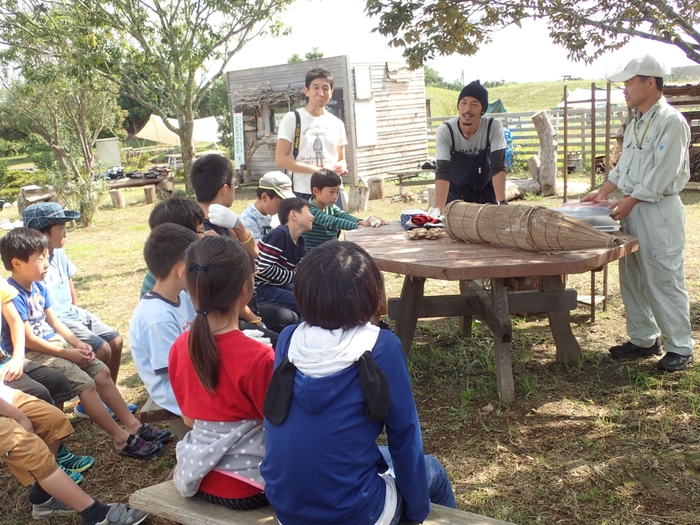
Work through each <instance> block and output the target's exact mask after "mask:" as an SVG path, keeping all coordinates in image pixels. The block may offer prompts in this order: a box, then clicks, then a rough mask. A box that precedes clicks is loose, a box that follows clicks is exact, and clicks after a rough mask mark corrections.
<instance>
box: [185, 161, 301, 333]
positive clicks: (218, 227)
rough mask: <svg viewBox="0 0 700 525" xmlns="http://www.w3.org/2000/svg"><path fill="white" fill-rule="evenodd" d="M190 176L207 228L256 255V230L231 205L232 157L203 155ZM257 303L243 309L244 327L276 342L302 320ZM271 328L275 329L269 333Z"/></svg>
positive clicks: (253, 255)
mask: <svg viewBox="0 0 700 525" xmlns="http://www.w3.org/2000/svg"><path fill="white" fill-rule="evenodd" d="M190 179H191V181H192V187H193V188H194V193H195V195H196V196H197V203H198V204H199V205H200V206H201V208H202V210H203V211H204V214H205V215H206V216H207V218H206V219H205V220H204V230H205V232H207V233H209V232H215V233H216V234H218V235H223V236H225V237H230V238H232V239H237V240H238V241H240V242H241V244H243V246H244V247H245V249H246V250H247V251H248V253H250V255H251V256H252V257H253V259H257V257H258V246H257V244H256V242H255V240H254V237H253V234H252V233H251V232H249V231H248V230H247V228H246V227H245V225H244V224H243V221H240V220H239V218H238V215H236V214H235V213H234V212H233V211H231V210H230V209H229V208H230V207H231V205H232V204H233V199H234V198H235V196H236V184H235V182H234V179H233V166H231V161H229V160H228V159H226V158H224V157H222V156H221V155H205V156H203V157H200V158H198V159H197V160H196V161H194V163H193V164H192V172H191V173H190ZM257 306H258V305H257V301H256V300H255V299H253V301H252V303H251V305H247V306H245V307H244V308H242V309H241V311H240V312H239V313H240V316H241V329H245V330H249V329H258V330H261V329H262V330H261V331H262V332H263V335H264V336H265V337H266V338H268V339H270V340H271V342H272V344H273V345H274V344H275V342H276V341H277V334H278V332H279V330H281V329H282V328H284V327H285V326H288V325H290V324H293V323H296V322H298V320H299V319H298V317H297V316H296V314H295V313H294V312H291V311H289V310H283V309H279V308H275V307H270V306H266V307H265V308H258V309H257V311H258V312H259V314H260V315H258V313H256V312H255V310H256V308H257ZM263 323H264V324H263ZM270 331H271V332H274V333H269V332H270Z"/></svg>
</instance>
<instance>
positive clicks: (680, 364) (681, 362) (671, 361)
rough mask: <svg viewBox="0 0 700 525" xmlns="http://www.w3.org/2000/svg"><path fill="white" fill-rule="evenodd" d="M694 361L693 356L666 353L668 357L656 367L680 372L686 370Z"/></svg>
mask: <svg viewBox="0 0 700 525" xmlns="http://www.w3.org/2000/svg"><path fill="white" fill-rule="evenodd" d="M693 361H695V358H694V357H693V354H689V355H680V354H674V353H673V352H666V355H665V356H664V357H663V359H661V361H659V362H658V363H657V364H656V366H658V367H659V369H660V370H667V371H669V372H678V371H679V370H685V367H686V366H688V365H689V364H690V363H692V362H693Z"/></svg>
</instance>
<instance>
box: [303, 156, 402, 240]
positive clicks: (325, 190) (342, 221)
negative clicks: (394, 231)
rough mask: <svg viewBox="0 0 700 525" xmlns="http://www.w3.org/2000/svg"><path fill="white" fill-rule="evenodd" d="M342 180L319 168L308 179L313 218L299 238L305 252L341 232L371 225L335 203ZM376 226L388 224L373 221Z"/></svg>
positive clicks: (337, 235) (325, 169)
mask: <svg viewBox="0 0 700 525" xmlns="http://www.w3.org/2000/svg"><path fill="white" fill-rule="evenodd" d="M341 184H342V181H341V179H340V176H339V175H338V174H337V173H335V172H334V171H332V170H329V169H327V168H322V169H320V170H318V171H317V172H315V173H314V174H313V175H312V176H311V182H310V185H311V193H312V195H313V197H312V198H311V199H309V207H310V209H311V213H312V214H313V216H314V224H313V229H312V230H311V231H309V232H306V233H304V234H303V235H302V237H303V238H304V242H305V243H306V249H307V250H311V249H312V248H315V247H316V246H318V245H319V244H323V243H324V242H326V241H330V240H333V239H337V238H338V237H339V236H340V231H341V230H356V229H357V228H364V227H367V226H372V224H370V223H369V222H367V221H363V220H361V219H359V218H358V217H355V216H353V215H350V214H348V213H345V212H344V211H343V210H341V209H340V208H338V207H337V206H336V205H335V203H336V201H337V200H338V196H339V195H340V188H341ZM376 220H377V221H379V222H378V223H377V222H375V224H377V225H378V226H379V225H382V224H389V223H388V222H386V221H384V220H382V219H379V218H376Z"/></svg>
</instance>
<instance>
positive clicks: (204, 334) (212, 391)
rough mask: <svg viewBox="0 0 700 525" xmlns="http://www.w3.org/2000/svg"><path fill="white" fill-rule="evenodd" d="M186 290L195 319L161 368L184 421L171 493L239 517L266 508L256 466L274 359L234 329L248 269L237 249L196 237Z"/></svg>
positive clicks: (249, 289)
mask: <svg viewBox="0 0 700 525" xmlns="http://www.w3.org/2000/svg"><path fill="white" fill-rule="evenodd" d="M185 264H186V267H187V270H186V271H187V287H188V289H189V290H190V293H191V294H192V300H193V302H194V305H195V308H196V313H197V316H196V317H195V320H194V323H193V324H192V328H191V329H190V330H189V331H188V332H185V333H183V334H182V335H181V336H180V337H179V338H178V339H177V341H175V344H174V345H173V347H172V349H171V351H170V362H169V366H168V369H169V371H170V378H171V382H172V387H173V391H174V392H175V398H176V399H177V402H178V405H179V406H180V409H181V410H182V414H183V416H184V419H185V422H186V423H187V424H188V425H190V426H193V429H192V431H190V432H189V433H188V434H187V435H186V436H185V438H184V439H183V440H182V441H180V442H179V443H178V444H177V449H176V454H177V469H176V471H175V477H174V481H175V486H176V487H177V489H178V490H179V491H180V494H182V495H183V496H184V497H192V496H194V495H195V494H199V495H200V496H201V497H202V498H204V500H205V501H208V502H210V503H216V504H219V505H224V506H226V507H229V508H234V509H239V510H246V509H252V508H256V507H261V506H264V505H267V499H266V498H265V494H264V492H263V488H264V487H263V481H262V478H261V477H260V471H259V465H260V461H261V460H262V458H263V455H264V452H265V435H264V433H263V428H262V406H263V401H264V399H265V391H266V390H267V385H268V383H269V381H270V375H271V374H272V363H273V361H274V353H273V351H272V349H271V348H270V347H269V346H266V345H263V344H260V343H258V342H256V341H254V340H251V339H249V338H247V337H246V336H245V335H243V334H242V333H241V331H240V330H239V329H238V311H239V310H240V309H241V308H242V307H243V306H245V304H246V303H247V302H248V299H250V295H251V294H252V293H253V275H254V273H255V265H254V263H253V259H252V258H251V257H250V254H249V253H247V252H246V250H245V249H244V248H243V247H242V246H241V244H240V243H237V242H235V241H232V240H231V239H227V238H226V237H204V238H202V239H200V240H198V241H197V242H195V243H194V244H192V245H191V246H190V247H189V249H188V250H187V255H186V257H185Z"/></svg>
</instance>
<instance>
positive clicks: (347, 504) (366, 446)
mask: <svg viewBox="0 0 700 525" xmlns="http://www.w3.org/2000/svg"><path fill="white" fill-rule="evenodd" d="M324 275H325V276H328V277H326V278H321V276H324ZM381 289H382V275H381V272H380V271H379V268H377V265H376V263H375V262H374V261H373V260H372V258H371V257H370V256H369V255H368V254H367V252H365V251H364V250H363V249H362V248H360V247H359V246H357V245H355V244H353V243H350V242H338V241H329V242H327V243H324V244H323V245H321V246H319V247H318V248H315V249H314V250H311V251H310V252H309V254H308V255H307V256H306V257H305V258H304V260H303V261H302V262H301V264H300V265H299V268H298V270H297V275H296V277H295V279H294V293H295V295H296V298H297V301H298V302H299V308H300V310H301V313H302V316H303V317H304V319H305V322H303V323H301V324H299V325H298V326H295V327H291V326H290V327H288V328H286V329H285V330H284V331H283V332H282V334H280V339H279V344H278V346H277V350H276V354H275V371H274V373H273V376H272V379H271V381H270V387H269V390H268V393H267V398H266V399H265V408H264V413H265V439H266V452H265V458H264V459H263V462H262V467H261V472H262V475H263V478H264V479H265V481H266V486H265V493H266V494H267V497H268V499H269V501H270V503H271V504H272V506H273V507H274V509H275V513H276V514H277V518H278V520H279V521H280V523H283V524H284V525H307V524H309V523H343V524H346V525H358V524H367V523H370V524H375V525H389V524H392V525H393V524H396V523H398V521H399V519H403V520H405V521H409V522H419V523H422V522H423V521H424V519H425V518H426V516H427V515H428V513H429V512H430V502H431V501H432V502H434V503H438V504H441V505H445V506H448V507H453V508H456V503H455V498H454V493H453V491H452V486H451V484H450V481H449V479H448V477H447V473H446V472H445V470H444V469H443V468H442V466H441V465H440V463H439V462H438V460H437V459H436V458H435V457H433V456H424V455H423V443H422V439H421V432H420V423H419V421H418V414H417V411H416V405H415V402H414V400H413V394H412V393H411V382H410V378H409V375H408V366H407V363H406V357H405V356H404V353H403V350H402V348H401V342H400V341H399V339H398V338H397V337H396V336H395V335H394V334H392V333H391V332H390V331H388V330H380V329H379V328H378V327H376V326H373V325H372V324H370V322H369V321H370V319H371V318H372V316H373V315H374V313H375V312H376V311H377V308H378V307H379V301H380V291H381ZM339 297H345V298H347V299H348V300H346V301H339V300H338V298H339ZM384 429H386V437H387V441H388V443H389V446H388V448H387V447H379V446H378V445H377V438H378V437H379V435H380V434H381V433H382V431H383V430H384ZM299 502H303V504H300V503H299Z"/></svg>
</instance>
